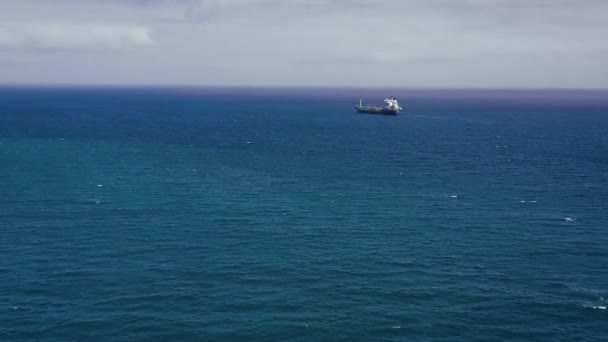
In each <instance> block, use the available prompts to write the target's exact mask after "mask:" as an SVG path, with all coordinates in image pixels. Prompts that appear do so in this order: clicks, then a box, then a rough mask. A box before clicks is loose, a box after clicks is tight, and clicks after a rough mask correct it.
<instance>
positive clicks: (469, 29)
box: [0, 0, 608, 88]
mask: <svg viewBox="0 0 608 342" xmlns="http://www.w3.org/2000/svg"><path fill="white" fill-rule="evenodd" d="M607 17H608V1H606V0H0V83H29V84H31V83H45V84H49V83H50V84H57V83H58V84H170V85H177V84H186V85H295V86H317V85H320V86H391V87H392V86H397V87H509V88H512V87H526V88H527V87H566V88H577V87H583V88H585V87H608V19H606V18H607Z"/></svg>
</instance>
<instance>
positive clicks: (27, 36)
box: [0, 23, 154, 51]
mask: <svg viewBox="0 0 608 342" xmlns="http://www.w3.org/2000/svg"><path fill="white" fill-rule="evenodd" d="M153 43H154V41H153V40H152V38H151V37H150V32H149V30H148V29H147V28H146V27H141V26H116V25H95V24H57V23H46V24H39V23H36V24H13V25H0V49H2V50H33V51H57V50H71V51H104V50H121V49H128V48H133V47H141V46H149V45H152V44H153Z"/></svg>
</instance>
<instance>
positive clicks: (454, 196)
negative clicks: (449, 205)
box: [450, 195, 458, 198]
mask: <svg viewBox="0 0 608 342" xmlns="http://www.w3.org/2000/svg"><path fill="white" fill-rule="evenodd" d="M450 198H458V195H450Z"/></svg>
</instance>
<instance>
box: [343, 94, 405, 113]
mask: <svg viewBox="0 0 608 342" xmlns="http://www.w3.org/2000/svg"><path fill="white" fill-rule="evenodd" d="M355 109H357V112H359V113H365V114H384V115H397V114H399V111H400V110H402V109H403V108H401V107H400V106H399V101H397V98H395V97H394V96H391V97H388V98H386V99H384V107H382V106H374V105H364V104H363V101H362V100H359V105H358V106H355Z"/></svg>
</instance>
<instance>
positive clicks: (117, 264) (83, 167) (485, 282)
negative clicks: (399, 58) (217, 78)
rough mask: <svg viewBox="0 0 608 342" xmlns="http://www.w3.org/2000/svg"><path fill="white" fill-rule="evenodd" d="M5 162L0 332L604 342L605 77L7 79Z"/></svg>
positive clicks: (1, 139) (2, 94)
mask: <svg viewBox="0 0 608 342" xmlns="http://www.w3.org/2000/svg"><path fill="white" fill-rule="evenodd" d="M387 96H396V97H397V98H399V100H400V103H401V104H402V105H404V106H405V110H404V111H403V112H402V113H401V115H399V116H378V115H365V114H356V113H355V112H354V106H355V104H357V103H358V102H359V99H360V98H363V100H364V102H370V103H374V102H376V103H381V101H382V99H383V98H384V97H387ZM0 181H1V183H0V184H1V186H0V235H1V239H0V340H2V341H26V340H32V341H34V340H35V341H70V340H86V339H91V340H99V341H124V340H142V341H154V340H159V341H160V340H173V341H188V340H193V341H195V340H197V341H198V340H213V341H231V340H247V341H284V340H289V341H416V340H421V341H426V340H439V341H441V340H445V341H471V340H478V341H492V340H493V341H498V340H504V341H515V340H517V341H521V340H534V341H602V340H604V341H605V340H607V339H608V310H606V307H607V306H608V91H601V90H428V89H427V90H421V89H418V90H416V89H357V88H353V89H331V88H324V89H315V88H301V89H300V88H287V89H278V88H277V89H273V88H188V87H183V88H169V87H167V88H162V87H140V88H138V87H122V88H121V87H8V86H4V87H1V88H0Z"/></svg>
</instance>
